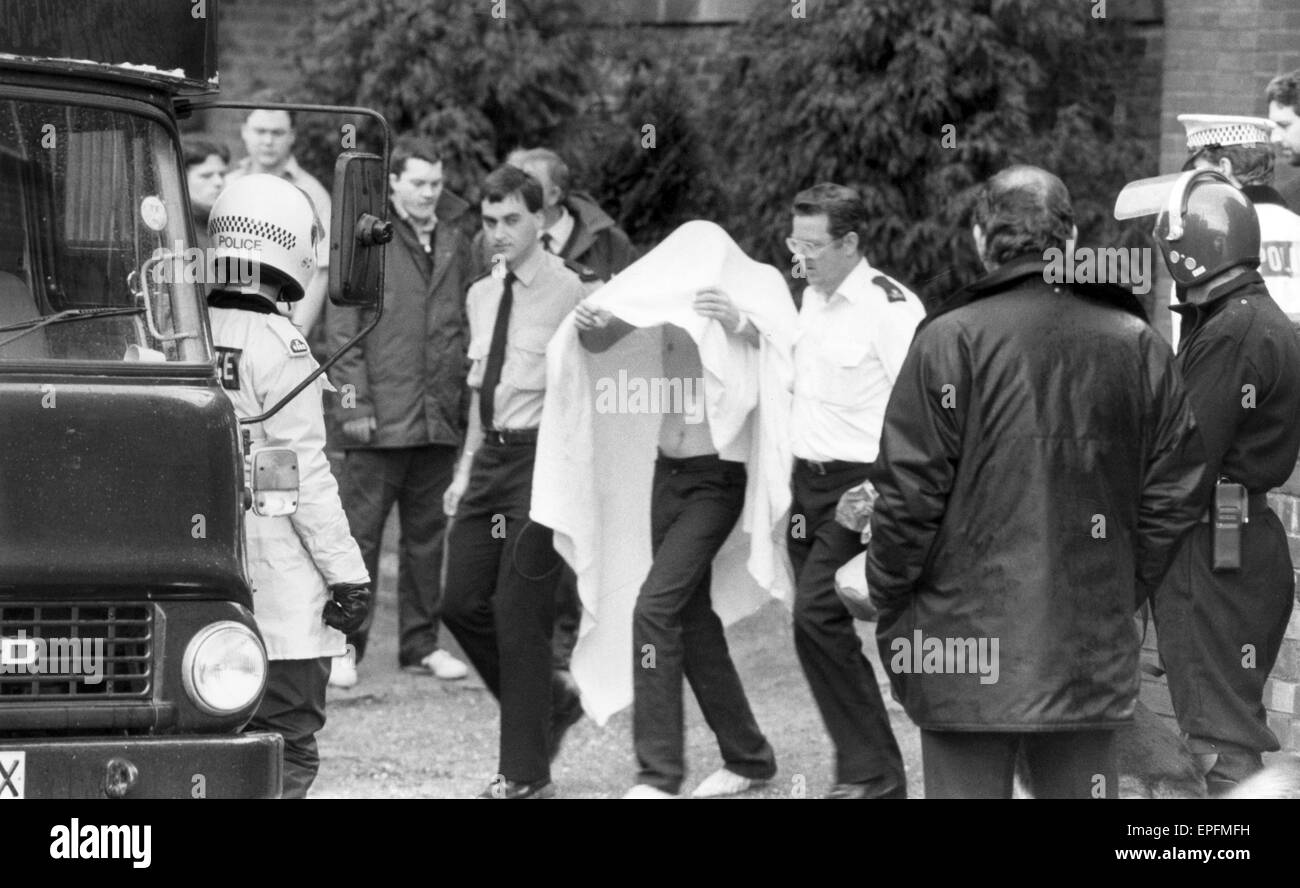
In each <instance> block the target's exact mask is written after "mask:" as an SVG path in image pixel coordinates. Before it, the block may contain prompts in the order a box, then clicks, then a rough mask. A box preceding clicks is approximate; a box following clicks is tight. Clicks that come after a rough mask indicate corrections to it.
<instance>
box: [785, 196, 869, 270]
mask: <svg viewBox="0 0 1300 888" xmlns="http://www.w3.org/2000/svg"><path fill="white" fill-rule="evenodd" d="M790 210H791V212H793V213H794V215H796V216H823V215H824V216H825V217H826V227H827V229H828V230H829V231H830V235H831V237H833V238H835V239H836V240H839V239H840V238H842V237H844V236H845V235H846V234H848V233H849V232H854V233H856V234H857V236H858V252H859V253H861V252H862V251H863V250H864V249H865V247H866V239H867V205H866V204H865V203H863V202H862V195H860V194H858V192H857V191H855V190H854V189H852V188H849V187H847V186H845V185H836V184H835V183H834V182H822V183H820V184H817V185H814V186H813V187H811V188H807V189H805V190H803V191H800V192H799V193H798V194H796V195H795V196H794V202H793V203H792V204H791V206H790Z"/></svg>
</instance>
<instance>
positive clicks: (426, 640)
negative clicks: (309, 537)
mask: <svg viewBox="0 0 1300 888" xmlns="http://www.w3.org/2000/svg"><path fill="white" fill-rule="evenodd" d="M456 457H457V451H456V448H455V447H449V446H446V445H442V444H428V445H425V446H422V447H399V448H392V449H374V450H360V449H357V450H349V451H348V452H347V456H346V458H345V460H344V465H343V480H342V482H341V484H340V485H339V495H340V498H341V499H342V500H343V510H344V511H345V512H346V513H347V516H348V527H349V528H351V530H352V538H353V539H355V540H356V541H357V545H358V546H359V547H360V548H361V557H362V558H363V559H364V560H365V563H366V570H368V571H369V572H370V579H371V582H372V583H373V584H374V585H375V587H378V585H379V552H380V549H381V548H382V544H383V537H384V523H385V522H386V521H387V520H388V513H389V512H390V511H392V508H393V504H394V503H396V504H397V516H398V521H399V522H400V527H401V540H400V543H399V551H400V555H399V561H398V566H397V632H398V653H397V659H398V662H399V663H400V665H402V666H414V665H416V664H418V663H419V662H420V661H421V660H422V659H424V658H425V657H427V656H428V655H429V654H431V653H433V652H434V651H436V650H437V649H438V606H439V602H440V600H441V598H442V548H443V536H444V532H445V531H446V527H447V517H446V515H444V514H443V511H442V495H443V493H444V492H445V491H446V490H447V487H448V486H449V485H450V484H451V479H452V474H453V473H454V472H455V469H456ZM373 619H374V610H371V612H370V615H369V616H368V617H366V622H365V624H364V625H363V626H362V627H361V628H360V629H359V630H357V631H356V632H354V633H352V634H351V635H349V636H348V641H349V642H351V643H352V644H353V645H355V646H356V649H357V659H358V660H360V659H361V658H362V657H363V656H364V655H365V652H366V640H367V638H368V637H369V635H370V625H371V622H372V621H373Z"/></svg>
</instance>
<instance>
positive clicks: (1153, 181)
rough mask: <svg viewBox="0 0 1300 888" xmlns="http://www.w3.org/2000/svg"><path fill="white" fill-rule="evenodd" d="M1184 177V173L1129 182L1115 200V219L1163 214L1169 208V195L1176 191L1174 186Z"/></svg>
mask: <svg viewBox="0 0 1300 888" xmlns="http://www.w3.org/2000/svg"><path fill="white" fill-rule="evenodd" d="M1182 176H1183V173H1170V174H1169V175H1167V176H1153V177H1152V178H1150V179H1138V180H1137V181H1135V182H1129V183H1128V184H1127V185H1125V186H1124V188H1123V189H1122V190H1121V191H1120V193H1119V196H1118V197H1116V198H1115V218H1116V219H1119V220H1124V219H1139V218H1141V217H1143V216H1155V215H1158V214H1159V213H1161V212H1163V211H1164V209H1165V208H1166V207H1168V206H1169V194H1170V192H1172V191H1173V190H1174V184H1175V183H1177V181H1178V180H1179V179H1180V178H1182Z"/></svg>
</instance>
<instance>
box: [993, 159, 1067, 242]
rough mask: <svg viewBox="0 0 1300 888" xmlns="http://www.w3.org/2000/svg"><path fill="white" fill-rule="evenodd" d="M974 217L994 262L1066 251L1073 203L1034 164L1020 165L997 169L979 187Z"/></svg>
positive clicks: (1055, 181)
mask: <svg viewBox="0 0 1300 888" xmlns="http://www.w3.org/2000/svg"><path fill="white" fill-rule="evenodd" d="M974 221H975V223H976V224H977V225H979V227H980V228H982V229H983V230H984V255H983V256H981V257H980V258H981V259H983V260H984V261H985V262H986V263H991V264H992V265H994V266H997V265H1005V264H1006V263H1007V262H1008V261H1010V260H1012V259H1014V258H1016V257H1017V256H1023V255H1026V254H1030V253H1032V254H1035V255H1037V256H1039V257H1040V258H1041V257H1042V255H1043V253H1044V252H1046V251H1047V250H1049V249H1051V248H1052V247H1055V248H1057V249H1064V248H1065V245H1066V243H1067V242H1068V241H1069V240H1070V236H1071V235H1072V234H1073V232H1074V207H1073V206H1071V205H1070V192H1069V191H1067V190H1066V188H1065V183H1064V182H1062V181H1061V180H1060V179H1059V178H1057V177H1056V176H1054V175H1052V174H1051V173H1049V172H1048V171H1047V170H1044V169H1040V168H1039V167H1036V166H1027V165H1024V164H1017V165H1015V166H1010V167H1007V168H1006V169H1005V170H1002V171H1001V172H998V173H995V174H994V175H993V176H992V177H991V178H990V179H989V180H988V181H987V182H986V183H984V187H983V189H982V190H981V193H980V196H979V200H978V201H977V202H976V204H975V216H974Z"/></svg>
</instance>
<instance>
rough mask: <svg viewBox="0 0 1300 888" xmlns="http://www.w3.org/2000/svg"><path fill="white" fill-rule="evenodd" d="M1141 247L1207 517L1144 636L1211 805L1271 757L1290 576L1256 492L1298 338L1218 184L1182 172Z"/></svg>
mask: <svg viewBox="0 0 1300 888" xmlns="http://www.w3.org/2000/svg"><path fill="white" fill-rule="evenodd" d="M1155 237H1156V242H1157V243H1158V244H1159V246H1160V250H1161V252H1162V254H1163V255H1164V258H1165V263H1166V264H1167V265H1168V267H1169V270H1170V273H1171V275H1172V276H1173V278H1174V282H1175V285H1176V286H1177V292H1178V297H1179V300H1180V302H1181V304H1180V305H1179V306H1177V307H1175V309H1174V310H1175V311H1176V312H1178V313H1179V314H1181V315H1182V316H1183V341H1182V344H1181V345H1180V347H1179V349H1178V369H1179V370H1180V371H1181V372H1182V375H1183V379H1184V380H1185V381H1186V385H1187V394H1188V398H1189V399H1190V401H1191V405H1192V411H1193V412H1194V413H1195V414H1196V420H1197V423H1198V425H1199V426H1200V429H1201V437H1202V438H1203V439H1204V441H1205V451H1206V462H1207V469H1208V470H1207V473H1206V477H1205V480H1204V482H1203V485H1202V487H1203V490H1202V493H1201V495H1200V496H1199V497H1198V498H1197V501H1198V502H1199V503H1200V504H1201V506H1202V508H1204V506H1205V505H1206V504H1210V506H1211V508H1210V511H1209V513H1207V514H1206V515H1205V517H1204V518H1203V519H1202V521H1201V522H1200V523H1198V524H1197V525H1195V526H1194V527H1193V528H1192V530H1191V532H1190V533H1188V534H1187V535H1186V536H1185V537H1184V538H1183V540H1182V543H1181V545H1180V546H1179V548H1178V552H1177V555H1176V556H1175V559H1174V565H1173V568H1172V569H1171V570H1170V571H1169V574H1168V576H1167V577H1166V578H1165V581H1164V584H1163V585H1162V586H1161V587H1160V590H1159V592H1158V593H1157V594H1156V596H1155V601H1154V603H1155V617H1156V627H1157V629H1158V631H1159V643H1160V656H1161V659H1162V660H1163V662H1164V664H1165V667H1166V668H1167V669H1168V671H1169V693H1170V696H1171V697H1172V699H1173V704H1174V713H1175V714H1176V715H1177V717H1178V725H1179V727H1180V728H1181V730H1182V732H1183V733H1184V734H1185V735H1187V745H1188V747H1189V748H1190V750H1191V751H1192V753H1193V754H1196V755H1197V756H1199V757H1200V760H1201V765H1202V768H1203V769H1204V770H1205V772H1206V774H1205V778H1206V787H1207V789H1208V790H1209V792H1210V793H1211V794H1212V795H1217V794H1220V793H1222V792H1225V791H1227V790H1229V789H1231V788H1232V786H1233V785H1235V784H1236V783H1238V782H1240V781H1241V780H1243V779H1244V778H1246V777H1248V776H1250V775H1251V774H1252V773H1254V772H1255V771H1258V770H1259V769H1260V767H1261V765H1262V762H1261V755H1260V754H1261V753H1262V752H1266V751H1271V750H1276V749H1278V748H1279V744H1278V740H1277V737H1276V736H1274V734H1273V732H1272V731H1271V730H1269V727H1268V722H1267V721H1266V719H1265V712H1264V700H1263V697H1264V683H1265V681H1266V680H1267V679H1268V674H1269V672H1270V671H1271V670H1272V668H1273V664H1274V662H1275V661H1276V660H1277V656H1278V652H1279V649H1280V647H1281V644H1282V637H1283V635H1284V633H1285V632H1286V626H1287V621H1288V619H1289V617H1290V615H1291V609H1292V606H1293V603H1294V599H1295V577H1294V574H1293V573H1292V570H1291V568H1292V564H1291V553H1290V551H1289V549H1288V546H1287V537H1286V533H1285V531H1284V530H1283V528H1282V523H1281V522H1280V521H1279V520H1278V518H1277V516H1276V515H1274V514H1273V511H1272V509H1270V508H1269V505H1268V500H1267V499H1266V494H1267V493H1268V491H1269V490H1271V489H1273V488H1274V487H1278V486H1280V485H1281V484H1282V483H1283V482H1284V481H1286V479H1287V477H1288V476H1289V475H1290V474H1291V471H1292V469H1293V468H1294V467H1295V463H1296V456H1297V453H1300V341H1298V340H1297V338H1296V336H1295V334H1294V332H1293V330H1292V325H1291V323H1290V321H1289V320H1288V318H1287V316H1286V315H1285V314H1283V313H1282V310H1281V309H1280V308H1279V307H1278V305H1277V303H1276V302H1275V301H1274V299H1271V298H1269V290H1268V289H1266V287H1265V279H1264V278H1263V277H1262V276H1261V275H1260V273H1259V272H1258V271H1257V270H1256V268H1257V267H1258V266H1259V264H1260V259H1259V256H1260V249H1259V248H1260V225H1259V221H1258V219H1257V217H1256V213H1255V212H1254V209H1253V208H1252V206H1251V203H1250V201H1249V200H1247V199H1246V197H1245V196H1243V195H1242V194H1241V193H1239V192H1238V191H1237V190H1236V189H1235V188H1233V187H1232V185H1231V184H1229V182H1228V180H1226V179H1225V178H1224V177H1222V176H1220V175H1219V174H1217V173H1214V172H1204V171H1201V172H1197V171H1193V172H1189V173H1185V174H1184V175H1183V177H1182V178H1181V179H1180V180H1179V181H1178V184H1177V185H1175V187H1174V190H1173V192H1172V193H1171V196H1170V198H1169V201H1168V205H1167V207H1166V208H1165V210H1164V212H1163V213H1162V215H1161V216H1160V218H1159V220H1158V221H1157V223H1156V230H1155ZM1216 480H1217V483H1216ZM1211 493H1213V496H1212V495H1211ZM1234 555H1235V561H1236V563H1235V564H1234V563H1233V561H1234V558H1233V556H1234Z"/></svg>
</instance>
